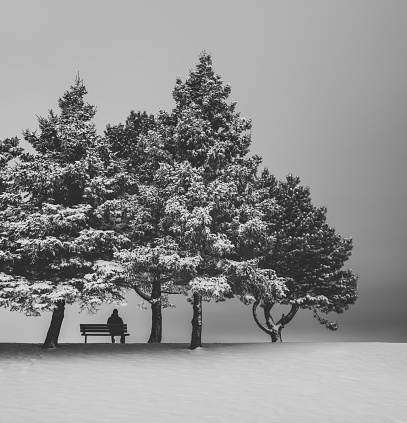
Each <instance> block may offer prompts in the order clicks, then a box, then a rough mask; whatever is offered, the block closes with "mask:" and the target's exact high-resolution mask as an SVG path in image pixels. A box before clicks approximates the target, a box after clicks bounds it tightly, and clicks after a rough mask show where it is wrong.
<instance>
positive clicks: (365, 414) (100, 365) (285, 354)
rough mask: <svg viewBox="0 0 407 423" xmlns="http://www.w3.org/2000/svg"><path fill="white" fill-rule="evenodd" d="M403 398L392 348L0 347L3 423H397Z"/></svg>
mask: <svg viewBox="0 0 407 423" xmlns="http://www.w3.org/2000/svg"><path fill="white" fill-rule="evenodd" d="M90 342H92V341H90ZM406 392H407V344H401V343H400V344H392V343H277V344H271V343H252V344H205V345H204V347H203V348H199V349H197V350H195V351H190V350H188V345H186V344H158V345H153V344H106V343H104V344H99V343H89V344H62V345H61V346H60V347H59V348H58V349H56V350H42V349H41V347H40V345H37V344H12V343H10V344H0V398H1V421H3V422H7V423H17V422H18V423H20V422H21V423H27V422H29V423H36V422H44V423H48V422H57V423H64V422H69V423H71V422H75V423H86V422H92V423H94V422H97V423H103V422H112V421H118V422H121V423H126V422H141V423H142V422H234V423H236V422H266V421H267V422H279V423H285V422H293V423H294V422H295V423H296V422H300V423H311V422H312V423H327V422H329V423H353V422H355V423H356V422H357V423H364V422H366V423H375V422H377V423H379V422H380V423H387V422H397V423H405V422H406V421H407V401H406Z"/></svg>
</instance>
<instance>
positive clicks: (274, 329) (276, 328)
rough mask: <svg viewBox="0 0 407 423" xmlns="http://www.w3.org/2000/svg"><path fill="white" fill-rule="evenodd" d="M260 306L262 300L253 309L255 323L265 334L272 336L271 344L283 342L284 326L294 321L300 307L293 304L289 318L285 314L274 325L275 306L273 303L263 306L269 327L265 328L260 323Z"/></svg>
mask: <svg viewBox="0 0 407 423" xmlns="http://www.w3.org/2000/svg"><path fill="white" fill-rule="evenodd" d="M259 304H260V300H257V301H256V302H255V303H254V304H253V309H252V311H253V317H254V321H255V322H256V324H257V326H258V327H259V328H260V329H261V330H262V331H263V332H266V333H267V334H268V335H270V337H271V342H277V341H280V342H282V341H283V340H282V337H281V331H282V330H283V328H284V325H286V324H287V323H290V322H291V320H292V319H293V317H294V316H295V315H296V313H297V311H298V310H299V306H298V305H297V304H292V305H291V310H290V312H289V313H288V314H287V316H285V315H284V314H283V315H282V316H281V319H280V320H279V321H278V322H277V323H274V320H273V318H272V317H271V309H272V307H273V305H274V304H272V303H265V304H263V305H262V307H263V309H264V317H265V319H266V325H267V327H265V326H263V325H262V324H261V323H260V321H259V318H258V317H257V307H258V306H259Z"/></svg>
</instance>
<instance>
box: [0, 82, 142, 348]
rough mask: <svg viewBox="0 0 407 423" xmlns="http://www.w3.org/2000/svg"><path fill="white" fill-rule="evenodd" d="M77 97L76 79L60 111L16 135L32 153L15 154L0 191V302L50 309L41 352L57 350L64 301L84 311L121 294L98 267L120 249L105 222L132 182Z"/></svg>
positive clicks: (121, 242)
mask: <svg viewBox="0 0 407 423" xmlns="http://www.w3.org/2000/svg"><path fill="white" fill-rule="evenodd" d="M85 94H86V88H85V87H84V85H83V82H82V80H80V79H79V77H78V78H77V79H76V81H75V84H74V85H73V86H71V88H70V90H68V91H67V92H65V94H64V95H63V96H62V97H61V98H60V99H59V102H58V104H59V108H60V110H61V113H60V114H59V115H57V114H55V113H54V112H53V111H52V110H51V111H50V112H49V115H48V117H47V118H43V117H40V118H39V119H38V121H39V128H40V131H39V133H37V132H30V131H28V130H27V131H25V132H24V138H25V139H26V141H27V142H29V143H30V144H31V146H32V147H34V149H35V151H36V153H35V154H29V153H24V154H22V155H21V156H20V157H19V159H20V160H19V163H17V164H16V165H15V167H14V168H12V170H11V173H10V177H9V181H8V185H7V189H6V192H5V193H3V194H2V209H1V220H0V226H1V228H0V229H1V235H2V237H1V246H2V255H1V256H0V266H1V278H2V285H1V292H0V299H1V304H2V305H5V306H8V307H10V308H11V309H12V310H21V311H24V312H25V313H26V314H28V315H38V314H39V313H40V312H42V311H48V310H50V311H52V319H51V324H50V327H49V330H48V333H47V336H46V340H45V342H44V347H45V348H53V347H55V346H57V345H58V337H59V332H60V328H61V325H62V321H63V318H64V309H65V304H69V303H73V302H76V301H79V302H80V303H81V305H82V306H85V307H88V308H90V309H91V310H92V309H94V308H95V307H97V305H99V304H100V303H101V302H103V301H120V300H123V298H124V295H125V292H124V291H125V289H124V288H125V287H123V285H122V284H121V283H116V282H118V281H117V280H116V279H115V276H114V271H113V270H110V271H108V270H106V269H107V268H109V266H107V265H106V264H108V263H111V262H112V260H113V253H114V251H115V250H116V249H117V248H121V247H123V246H127V245H128V242H129V240H128V239H127V238H126V237H124V236H123V235H121V234H119V233H117V232H116V231H114V230H112V229H111V226H112V225H111V221H112V220H114V219H116V220H117V219H119V218H118V217H117V216H116V215H115V213H114V203H115V202H117V201H118V199H120V195H121V194H122V193H123V192H126V193H127V192H131V190H132V189H133V190H136V183H135V181H134V180H133V179H132V177H131V176H129V175H128V173H127V171H126V170H125V168H124V167H123V166H122V165H121V162H120V160H117V159H116V158H115V157H114V155H112V154H110V152H109V149H108V146H107V145H106V144H105V143H104V142H103V140H102V139H101V138H100V137H99V136H98V135H97V134H96V129H95V125H94V124H93V123H92V119H93V117H94V115H95V113H96V108H95V107H94V106H91V105H89V104H87V103H85V101H84V99H83V97H84V96H85ZM112 203H113V205H112ZM112 210H113V212H112ZM120 282H121V281H120Z"/></svg>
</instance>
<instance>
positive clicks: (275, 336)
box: [262, 302, 281, 342]
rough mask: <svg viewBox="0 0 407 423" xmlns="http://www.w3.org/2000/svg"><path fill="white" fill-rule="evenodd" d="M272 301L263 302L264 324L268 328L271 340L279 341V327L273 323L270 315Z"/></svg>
mask: <svg viewBox="0 0 407 423" xmlns="http://www.w3.org/2000/svg"><path fill="white" fill-rule="evenodd" d="M273 306H274V304H273V303H267V302H266V303H264V304H263V305H262V307H263V309H264V318H265V319H266V325H267V327H268V329H269V330H270V338H271V342H277V341H278V340H280V341H281V327H280V326H279V325H278V324H277V325H276V324H275V323H274V320H273V318H272V317H271V309H272V308H273Z"/></svg>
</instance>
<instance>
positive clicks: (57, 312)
mask: <svg viewBox="0 0 407 423" xmlns="http://www.w3.org/2000/svg"><path fill="white" fill-rule="evenodd" d="M55 306H56V307H55V308H54V311H53V312H52V319H51V324H50V325H49V329H48V333H47V337H46V338H45V342H44V344H43V345H42V348H56V347H57V346H58V338H59V333H60V331H61V326H62V321H63V320H64V315H65V314H64V311H65V301H64V300H60V301H57V303H56V304H55Z"/></svg>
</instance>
